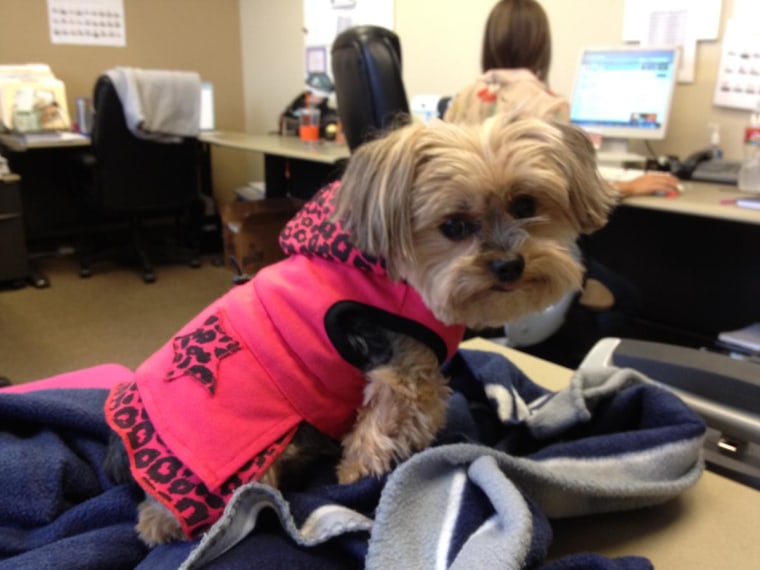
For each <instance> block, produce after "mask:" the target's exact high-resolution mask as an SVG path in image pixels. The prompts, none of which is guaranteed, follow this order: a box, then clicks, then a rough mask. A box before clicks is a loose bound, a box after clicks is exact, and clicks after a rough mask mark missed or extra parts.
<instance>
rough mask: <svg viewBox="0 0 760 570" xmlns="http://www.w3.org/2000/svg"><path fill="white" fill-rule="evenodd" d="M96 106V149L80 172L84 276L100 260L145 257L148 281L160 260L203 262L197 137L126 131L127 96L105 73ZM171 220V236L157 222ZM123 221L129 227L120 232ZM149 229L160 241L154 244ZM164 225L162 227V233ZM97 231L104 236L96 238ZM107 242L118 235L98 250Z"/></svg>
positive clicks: (97, 90)
mask: <svg viewBox="0 0 760 570" xmlns="http://www.w3.org/2000/svg"><path fill="white" fill-rule="evenodd" d="M93 105H94V108H95V115H94V120H93V125H92V147H91V151H92V152H91V153H89V154H88V155H85V156H83V157H81V161H82V164H83V165H84V167H85V172H84V174H85V176H81V174H82V172H81V171H80V173H79V174H80V176H79V178H80V182H82V184H81V185H80V187H82V188H83V190H84V193H83V194H84V195H83V199H84V200H83V202H84V206H85V208H84V211H85V216H86V218H87V219H85V220H84V224H85V231H84V232H83V240H82V241H83V243H82V244H81V247H80V275H81V276H82V277H89V276H90V275H91V274H92V271H91V269H90V266H91V265H92V264H93V263H95V262H96V261H100V260H104V259H110V260H114V261H118V260H120V259H125V258H126V256H128V257H129V258H131V261H135V260H136V261H137V262H139V264H140V266H141V267H142V272H143V280H144V281H145V282H146V283H152V282H153V281H155V279H156V276H155V273H154V271H153V262H154V260H155V261H156V262H170V263H180V262H182V263H189V264H190V266H192V267H199V266H200V259H199V243H200V226H201V212H202V201H201V196H200V191H201V170H200V169H201V155H200V153H201V149H200V145H199V143H198V140H197V139H195V138H184V139H182V140H181V142H178V143H164V142H154V141H150V140H145V139H142V138H138V137H136V136H135V135H134V134H132V132H131V131H130V130H129V129H128V128H127V123H126V120H125V116H124V110H123V107H122V103H121V100H120V99H119V96H118V94H117V92H116V89H115V87H114V85H113V83H112V81H111V79H110V78H109V77H108V76H107V75H102V76H101V77H99V78H98V80H97V82H96V84H95V89H94V94H93ZM170 220H171V221H173V223H174V229H175V231H174V232H172V234H173V235H171V236H167V232H166V231H165V230H166V224H163V225H162V224H160V223H159V222H160V221H164V222H168V221H170ZM149 222H154V223H152V224H149ZM119 225H120V226H121V227H122V228H124V229H126V230H127V231H126V232H123V233H122V234H119V233H118V232H117V231H116V230H117V228H118V227H119ZM124 226H126V227H124ZM149 230H150V231H153V232H154V233H156V235H157V236H159V237H161V238H162V239H160V240H156V242H157V243H153V244H151V243H149V237H148V235H149V233H150V232H149ZM160 230H164V231H163V235H161V231H160ZM95 234H100V236H101V237H100V238H99V239H96V236H95ZM109 239H110V240H117V243H116V244H114V247H109V248H107V249H105V250H100V251H98V250H97V249H94V248H93V242H98V243H100V242H103V241H108V240H109Z"/></svg>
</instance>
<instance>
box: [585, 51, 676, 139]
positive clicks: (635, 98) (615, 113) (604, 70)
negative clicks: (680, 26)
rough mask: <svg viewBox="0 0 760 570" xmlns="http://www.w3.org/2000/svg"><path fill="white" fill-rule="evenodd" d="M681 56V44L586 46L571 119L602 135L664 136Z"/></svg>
mask: <svg viewBox="0 0 760 570" xmlns="http://www.w3.org/2000/svg"><path fill="white" fill-rule="evenodd" d="M678 62H679V51H678V48H677V47H645V46H635V47H631V46H621V47H605V48H585V49H583V50H582V52H581V56H580V62H579V65H578V69H577V72H576V77H575V84H574V86H573V91H572V98H571V100H570V121H571V122H572V123H573V124H575V125H578V126H579V127H582V128H583V129H585V130H586V131H588V132H590V133H596V134H599V135H601V136H602V137H612V138H623V139H629V138H638V139H655V140H657V139H663V138H665V134H666V131H667V126H668V118H669V115H670V107H671V102H672V100H673V92H674V91H675V86H676V80H677V76H678Z"/></svg>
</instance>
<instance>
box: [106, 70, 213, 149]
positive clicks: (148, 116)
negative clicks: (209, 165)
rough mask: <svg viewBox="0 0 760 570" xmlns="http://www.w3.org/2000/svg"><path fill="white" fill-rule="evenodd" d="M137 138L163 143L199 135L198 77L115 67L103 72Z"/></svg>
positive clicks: (171, 72)
mask: <svg viewBox="0 0 760 570" xmlns="http://www.w3.org/2000/svg"><path fill="white" fill-rule="evenodd" d="M106 74H107V75H108V77H109V78H110V79H111V81H112V82H113V84H114V87H115V89H116V93H117V94H118V95H119V99H120V100H121V104H122V106H123V107H124V116H125V118H126V121H127V127H128V128H129V130H130V131H131V132H132V133H133V134H134V135H135V136H137V137H140V138H143V139H149V140H157V141H164V142H173V141H177V138H178V137H197V136H198V133H199V132H200V107H201V78H200V75H198V73H195V72H192V71H164V70H156V69H139V68H133V67H115V68H113V69H110V70H108V71H106Z"/></svg>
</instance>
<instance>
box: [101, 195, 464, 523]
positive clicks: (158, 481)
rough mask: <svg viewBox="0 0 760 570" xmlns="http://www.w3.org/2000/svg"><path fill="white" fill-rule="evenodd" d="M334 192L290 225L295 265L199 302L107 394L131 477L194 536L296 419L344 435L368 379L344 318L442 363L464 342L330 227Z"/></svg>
mask: <svg viewBox="0 0 760 570" xmlns="http://www.w3.org/2000/svg"><path fill="white" fill-rule="evenodd" d="M337 188H338V184H334V185H332V186H330V187H327V188H325V189H323V190H322V191H321V192H320V193H318V194H317V196H315V197H314V198H313V199H312V200H311V201H310V202H309V203H307V204H306V206H304V208H303V209H302V210H301V211H300V212H299V213H298V214H297V215H296V217H295V218H293V220H291V221H290V222H289V223H288V224H287V225H286V227H285V228H284V229H283V232H282V234H281V236H280V244H281V246H282V247H283V249H284V251H285V252H286V253H288V254H289V257H288V258H287V259H285V260H284V261H282V262H279V263H277V264H275V265H271V266H268V267H266V268H264V269H262V270H261V271H259V272H258V273H257V274H256V276H255V278H254V279H252V280H251V281H249V282H248V283H246V284H245V285H240V286H237V287H235V288H234V289H232V290H231V291H230V292H229V293H227V294H225V295H224V296H222V297H221V298H220V299H218V300H217V301H215V302H214V303H212V304H211V305H210V306H209V307H207V308H206V309H205V310H203V311H202V312H201V313H200V314H199V315H198V316H196V317H195V318H194V319H193V320H191V321H190V322H189V323H188V324H187V325H185V326H184V327H183V328H182V329H181V330H180V331H179V332H178V333H177V334H176V336H174V338H173V339H172V340H170V341H169V342H168V343H167V344H166V345H164V346H163V347H162V348H161V349H160V350H158V352H156V353H155V354H153V355H152V356H151V357H150V358H148V360H146V361H145V362H144V363H143V364H142V365H141V366H140V367H139V368H138V369H137V371H136V373H135V378H134V380H133V381H131V382H127V383H124V384H120V385H118V386H116V387H115V388H114V389H113V390H112V391H111V393H110V395H109V397H108V399H107V401H106V405H105V411H106V419H107V421H108V424H109V425H110V426H111V428H112V429H113V430H114V431H115V432H116V433H117V434H118V435H119V436H120V437H121V439H122V440H123V441H124V444H125V445H126V448H127V453H128V456H129V460H130V467H131V470H132V474H133V475H134V477H135V479H136V480H137V482H138V483H139V484H140V485H141V486H142V487H143V488H144V489H145V490H146V492H148V493H149V494H150V495H152V496H153V497H154V498H156V499H157V500H158V501H160V502H161V503H163V504H164V505H166V506H167V507H168V508H169V509H170V510H171V511H172V512H173V513H174V515H175V516H176V517H177V518H178V520H179V521H180V522H181V524H182V528H183V530H184V532H185V534H186V535H187V537H188V538H196V537H198V536H199V535H200V534H201V533H203V532H204V531H205V530H207V529H208V527H209V526H211V524H213V523H214V522H215V521H216V520H217V519H218V518H219V517H220V516H221V514H222V511H223V510H224V506H225V505H226V503H227V502H228V500H229V499H230V498H231V496H232V494H233V493H234V491H235V489H236V488H237V487H239V486H240V485H243V484H245V483H247V482H250V481H253V480H258V479H259V478H260V477H261V475H262V474H263V473H264V471H266V469H267V468H268V467H269V466H270V465H271V464H272V462H273V461H274V460H275V459H276V457H277V456H278V455H279V454H280V453H282V451H283V450H284V449H285V447H286V446H287V444H288V443H289V442H290V440H291V439H292V437H293V435H294V434H295V431H296V428H297V426H298V424H299V423H300V422H302V421H306V422H308V423H310V424H312V425H313V426H315V427H316V428H317V429H319V430H320V431H322V432H324V433H325V434H327V435H329V436H330V437H332V438H335V439H341V438H342V436H344V435H345V434H346V433H347V432H348V431H349V430H350V428H351V426H352V424H353V422H354V419H355V415H356V410H357V409H358V407H359V406H360V405H361V403H362V396H363V390H364V386H365V384H366V381H365V379H364V376H363V374H362V372H361V370H360V369H359V367H358V365H359V363H358V362H357V361H356V358H355V356H354V355H353V354H352V351H351V350H350V348H349V347H348V343H346V342H345V340H344V339H343V338H342V336H341V333H340V326H339V323H340V321H341V319H346V318H349V319H350V318H351V315H352V314H354V312H355V311H361V312H363V313H364V314H366V315H369V316H370V317H372V318H377V319H378V320H379V321H380V322H381V323H383V324H384V325H385V326H389V327H390V328H392V329H395V330H397V331H399V332H405V333H407V334H410V335H412V336H415V337H416V338H418V339H419V340H421V341H422V342H425V343H426V344H427V345H428V346H430V347H431V348H432V349H433V350H434V351H435V352H436V353H437V355H438V357H439V359H440V360H441V361H444V360H446V359H448V358H450V357H451V356H452V355H453V353H454V351H455V350H456V348H457V345H458V344H459V342H460V341H461V339H462V335H463V333H464V328H463V327H461V326H458V325H456V326H447V325H444V324H443V323H441V322H439V321H438V320H437V319H436V318H435V317H434V316H433V314H432V313H431V312H430V310H429V309H428V308H427V307H426V306H425V304H424V303H423V301H422V299H421V297H420V296H419V294H418V293H417V292H416V291H415V290H413V289H412V288H411V287H409V286H408V285H407V284H406V283H403V282H396V283H394V282H392V281H391V280H390V279H389V278H388V276H387V274H386V271H385V269H384V262H383V260H381V259H378V258H373V257H371V256H368V255H365V254H364V253H362V252H361V251H359V250H358V249H357V248H355V247H354V246H353V245H352V244H351V243H350V241H349V239H348V234H347V232H345V231H343V229H342V227H341V225H340V224H336V223H334V222H332V221H330V219H329V218H330V214H331V212H332V209H333V207H332V195H333V192H334V191H335V190H336V189H337Z"/></svg>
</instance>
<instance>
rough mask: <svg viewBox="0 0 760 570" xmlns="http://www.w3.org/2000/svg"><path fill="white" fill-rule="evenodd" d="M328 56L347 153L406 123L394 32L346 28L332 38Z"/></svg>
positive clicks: (373, 28) (398, 53)
mask: <svg viewBox="0 0 760 570" xmlns="http://www.w3.org/2000/svg"><path fill="white" fill-rule="evenodd" d="M331 53H332V72H333V80H334V82H335V96H336V99H337V104H338V115H339V116H340V121H341V125H342V128H343V132H344V133H345V135H346V141H347V142H348V147H349V149H350V150H351V152H353V151H354V150H355V149H356V148H357V147H358V146H359V145H361V144H362V143H363V142H365V141H367V140H370V139H372V138H375V137H377V136H381V135H382V134H384V132H386V131H387V130H388V129H390V128H394V127H397V126H401V125H403V124H406V123H408V122H409V121H410V114H409V102H408V101H407V97H406V90H405V89H404V82H403V79H402V77H401V44H400V42H399V38H398V36H397V35H396V34H395V33H393V32H392V31H390V30H387V29H385V28H381V27H379V26H356V27H353V28H349V29H347V30H345V31H343V32H342V33H340V34H339V35H338V37H337V38H335V41H334V42H333V45H332V49H331Z"/></svg>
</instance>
